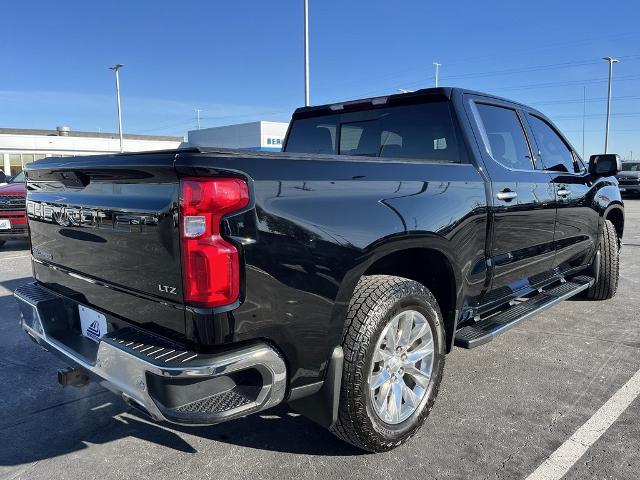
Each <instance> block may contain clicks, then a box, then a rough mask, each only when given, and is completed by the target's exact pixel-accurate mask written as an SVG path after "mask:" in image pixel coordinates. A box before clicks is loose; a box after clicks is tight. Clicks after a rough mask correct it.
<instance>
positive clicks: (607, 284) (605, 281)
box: [587, 220, 620, 300]
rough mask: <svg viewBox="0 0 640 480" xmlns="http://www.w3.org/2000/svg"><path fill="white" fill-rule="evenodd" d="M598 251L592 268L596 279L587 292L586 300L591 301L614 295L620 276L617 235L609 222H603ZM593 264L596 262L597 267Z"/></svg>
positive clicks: (606, 298)
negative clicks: (596, 275)
mask: <svg viewBox="0 0 640 480" xmlns="http://www.w3.org/2000/svg"><path fill="white" fill-rule="evenodd" d="M598 251H599V252H600V255H598V256H596V258H595V260H594V268H593V270H594V271H596V272H598V278H597V279H596V282H595V283H594V284H593V285H592V286H591V287H590V288H589V290H588V291H587V298H589V299H591V300H608V299H610V298H613V296H614V295H615V294H616V291H617V290H618V278H619V276H620V248H619V244H618V235H617V233H616V228H615V227H614V225H613V223H612V222H611V220H605V221H604V226H603V229H602V238H601V239H600V243H599V244H598ZM595 262H598V265H596V264H595Z"/></svg>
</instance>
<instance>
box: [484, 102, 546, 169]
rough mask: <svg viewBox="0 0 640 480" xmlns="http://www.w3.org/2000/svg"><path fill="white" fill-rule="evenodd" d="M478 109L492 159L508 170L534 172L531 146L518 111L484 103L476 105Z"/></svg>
mask: <svg viewBox="0 0 640 480" xmlns="http://www.w3.org/2000/svg"><path fill="white" fill-rule="evenodd" d="M476 108H477V109H478V113H479V114H480V119H481V120H482V124H483V125H482V126H481V127H482V128H484V131H485V132H486V134H487V136H486V138H487V141H488V142H489V145H487V147H488V148H487V150H488V151H489V154H490V155H491V157H492V158H493V159H494V160H495V161H496V162H498V163H500V164H501V165H503V166H505V167H507V168H512V169H516V170H532V169H533V164H532V162H531V152H530V150H529V144H528V143H527V139H526V137H525V134H524V129H523V128H522V124H521V123H520V119H519V118H518V114H517V113H516V111H515V110H512V109H510V108H504V107H498V106H495V105H487V104H484V103H478V104H476Z"/></svg>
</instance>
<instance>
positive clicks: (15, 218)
mask: <svg viewBox="0 0 640 480" xmlns="http://www.w3.org/2000/svg"><path fill="white" fill-rule="evenodd" d="M25 197H26V189H25V183H24V173H22V172H20V173H19V174H18V175H16V176H15V177H13V178H12V179H11V180H10V181H9V183H6V184H4V185H0V248H2V247H3V246H4V244H5V243H6V242H7V240H23V239H26V238H27V237H28V236H29V234H28V232H27V215H26V213H25Z"/></svg>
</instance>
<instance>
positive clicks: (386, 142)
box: [285, 101, 466, 162]
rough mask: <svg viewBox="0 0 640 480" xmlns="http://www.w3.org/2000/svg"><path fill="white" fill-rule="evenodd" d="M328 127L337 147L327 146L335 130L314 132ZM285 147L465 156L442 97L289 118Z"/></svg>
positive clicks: (415, 156) (305, 150)
mask: <svg viewBox="0 0 640 480" xmlns="http://www.w3.org/2000/svg"><path fill="white" fill-rule="evenodd" d="M329 126H331V127H332V128H331V129H330V130H331V131H332V132H333V131H337V133H338V138H339V140H338V148H337V152H335V151H328V150H331V149H332V148H335V147H334V143H332V142H333V141H335V137H334V135H333V134H332V135H331V136H327V135H326V134H324V133H322V134H320V133H318V131H317V130H318V128H319V127H323V128H325V129H327V128H329ZM329 138H331V141H330V140H329ZM320 144H322V145H323V147H322V148H321V149H320V148H319V145H320ZM285 151H286V152H299V153H338V154H339V155H355V156H368V157H386V158H409V159H424V160H432V161H441V162H460V161H466V155H465V152H466V150H465V148H464V146H463V145H462V144H461V143H460V139H459V135H458V130H457V128H456V125H455V123H454V120H453V116H452V113H451V110H450V106H449V103H448V102H444V101H435V102H429V103H422V104H418V105H407V106H397V107H381V108H375V109H369V110H363V111H358V112H346V113H336V114H331V115H324V116H319V117H312V118H307V119H300V120H294V122H293V124H292V127H291V132H290V134H289V139H288V140H287V145H286V147H285Z"/></svg>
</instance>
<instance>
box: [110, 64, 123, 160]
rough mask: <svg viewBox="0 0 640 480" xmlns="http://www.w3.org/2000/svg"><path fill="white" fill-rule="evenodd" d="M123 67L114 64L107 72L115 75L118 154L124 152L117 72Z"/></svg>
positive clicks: (118, 75)
mask: <svg viewBox="0 0 640 480" xmlns="http://www.w3.org/2000/svg"><path fill="white" fill-rule="evenodd" d="M122 67H124V65H123V64H121V63H116V64H115V65H114V66H113V67H109V70H113V71H114V73H115V74H116V100H117V102H118V135H120V153H123V152H124V138H123V137H122V108H121V106H120V74H119V73H118V70H120V69H121V68H122Z"/></svg>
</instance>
